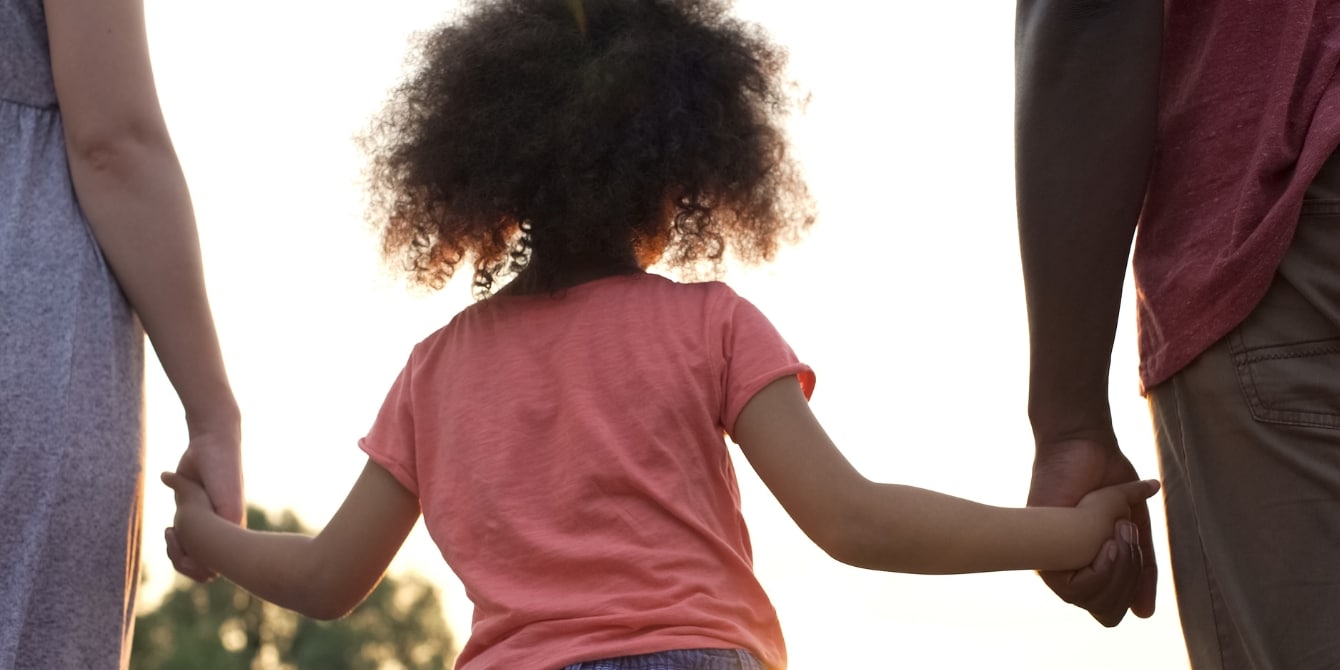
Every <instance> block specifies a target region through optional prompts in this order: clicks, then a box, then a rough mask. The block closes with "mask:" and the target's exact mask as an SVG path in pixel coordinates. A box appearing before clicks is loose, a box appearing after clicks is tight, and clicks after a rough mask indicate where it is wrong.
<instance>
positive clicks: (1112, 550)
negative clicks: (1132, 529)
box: [1107, 543, 1117, 561]
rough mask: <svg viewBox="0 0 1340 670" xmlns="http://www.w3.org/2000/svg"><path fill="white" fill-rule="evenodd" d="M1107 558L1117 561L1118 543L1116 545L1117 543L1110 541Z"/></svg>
mask: <svg viewBox="0 0 1340 670" xmlns="http://www.w3.org/2000/svg"><path fill="white" fill-rule="evenodd" d="M1107 560H1109V561H1115V560H1117V545H1116V544H1112V543H1109V544H1108V545H1107Z"/></svg>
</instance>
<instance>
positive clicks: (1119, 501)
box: [1075, 479, 1159, 529]
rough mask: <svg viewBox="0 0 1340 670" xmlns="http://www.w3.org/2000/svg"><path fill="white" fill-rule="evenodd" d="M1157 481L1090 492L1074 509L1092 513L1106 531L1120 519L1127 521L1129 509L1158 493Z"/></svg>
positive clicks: (1147, 480) (1108, 487)
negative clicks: (1101, 521) (1105, 527)
mask: <svg viewBox="0 0 1340 670" xmlns="http://www.w3.org/2000/svg"><path fill="white" fill-rule="evenodd" d="M1158 491H1159V482H1158V480H1157V479H1144V480H1140V481H1134V482H1126V483H1124V484H1116V485H1113V486H1105V487H1103V488H1101V489H1096V490H1094V491H1090V492H1089V494H1088V495H1086V496H1084V497H1083V498H1081V499H1080V501H1079V503H1078V504H1076V505H1075V507H1077V508H1079V509H1082V510H1086V511H1090V512H1093V513H1094V514H1096V515H1097V516H1098V517H1099V518H1100V519H1102V520H1103V521H1104V522H1105V525H1106V526H1107V528H1108V529H1111V527H1112V525H1113V524H1115V523H1116V522H1118V521H1120V520H1122V519H1129V518H1130V516H1131V508H1132V507H1134V506H1135V505H1139V504H1142V503H1144V501H1145V500H1147V499H1148V498H1149V497H1150V496H1152V495H1154V494H1155V493H1158Z"/></svg>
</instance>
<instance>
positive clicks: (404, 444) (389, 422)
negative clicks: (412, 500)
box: [358, 356, 419, 496]
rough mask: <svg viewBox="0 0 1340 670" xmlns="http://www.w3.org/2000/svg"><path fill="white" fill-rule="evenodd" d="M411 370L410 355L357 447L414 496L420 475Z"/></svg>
mask: <svg viewBox="0 0 1340 670" xmlns="http://www.w3.org/2000/svg"><path fill="white" fill-rule="evenodd" d="M413 370H414V357H413V356H411V357H410V360H409V362H408V363H406V364H405V368H404V369H403V370H401V371H400V375H399V376H398V377H396V380H395V383H394V384H391V390H390V391H389V392H388V393H387V394H386V400H384V401H383V402H382V407H381V409H380V410H379V411H378V412H377V419H376V420H375V421H374V422H373V423H372V429H371V430H369V431H368V434H367V435H366V436H365V437H364V438H363V439H361V440H359V441H358V447H359V448H360V449H362V450H363V451H364V452H366V453H367V455H368V458H371V459H372V461H373V462H375V463H376V464H377V465H380V466H382V467H383V468H385V469H386V471H387V472H389V473H391V475H392V476H393V477H395V478H396V481H399V482H400V485H401V486H404V487H405V488H406V489H408V490H409V491H410V492H411V493H413V494H414V495H416V496H417V495H419V476H418V468H417V467H415V463H416V460H415V450H414V447H415V445H414V412H413V408H412V402H413V386H414V383H413V377H414V373H413Z"/></svg>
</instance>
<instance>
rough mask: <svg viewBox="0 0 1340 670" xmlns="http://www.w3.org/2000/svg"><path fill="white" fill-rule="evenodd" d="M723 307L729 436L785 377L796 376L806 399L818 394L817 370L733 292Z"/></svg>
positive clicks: (723, 416)
mask: <svg viewBox="0 0 1340 670" xmlns="http://www.w3.org/2000/svg"><path fill="white" fill-rule="evenodd" d="M725 291H726V293H725V295H724V296H723V297H722V299H721V300H720V301H719V302H718V304H719V305H720V306H721V308H720V316H721V320H720V323H721V350H722V375H721V380H722V391H723V393H722V398H723V403H722V410H721V425H722V427H723V428H724V429H725V430H726V432H727V433H733V432H734V430H735V420H736V419H738V418H739V416H740V412H741V411H743V410H744V406H745V405H746V404H748V403H749V400H750V399H752V398H753V397H754V394H755V393H758V392H759V391H761V390H762V389H763V387H765V386H767V385H768V384H771V383H773V382H774V381H777V380H778V379H782V378H784V377H795V378H796V380H797V382H799V383H800V388H801V390H802V391H803V392H804V393H805V397H806V398H809V397H810V394H811V393H813V392H814V371H813V370H811V369H810V367H809V366H808V365H806V364H804V363H801V362H800V360H799V359H798V358H796V354H795V352H793V351H792V350H791V346H790V345H788V344H787V343H786V340H784V339H782V335H781V334H780V333H778V332H777V329H776V328H774V327H773V325H772V323H771V322H770V321H768V317H766V316H764V315H763V312H761V311H759V309H758V308H757V307H755V306H754V305H753V304H752V303H750V302H749V301H748V300H745V299H744V298H742V297H740V296H739V295H737V294H736V293H735V292H734V291H731V290H730V289H725Z"/></svg>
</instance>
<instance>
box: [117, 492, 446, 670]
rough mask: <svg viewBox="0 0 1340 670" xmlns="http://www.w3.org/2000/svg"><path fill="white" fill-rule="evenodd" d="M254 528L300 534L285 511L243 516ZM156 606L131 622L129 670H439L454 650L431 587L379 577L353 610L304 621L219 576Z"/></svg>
mask: <svg viewBox="0 0 1340 670" xmlns="http://www.w3.org/2000/svg"><path fill="white" fill-rule="evenodd" d="M247 525H248V527H250V528H252V529H255V530H262V531H265V530H269V531H284V532H299V533H310V532H311V531H309V530H308V529H306V528H304V527H303V526H302V524H301V523H300V522H299V521H298V519H297V517H296V516H294V515H293V513H292V512H289V511H285V512H282V513H281V514H279V515H277V516H276V517H270V516H268V515H267V514H266V513H265V512H264V511H262V510H261V509H259V508H256V507H249V508H248V509H247ZM177 580H178V581H177V583H176V585H175V586H174V587H173V589H172V590H171V591H170V592H169V593H168V594H167V595H166V596H164V598H163V601H162V603H161V604H160V605H159V606H158V608H157V609H154V610H152V611H149V612H146V613H144V614H141V615H140V616H139V617H137V618H136V619H135V639H134V644H133V646H132V647H131V656H130V668H131V670H430V669H431V670H442V669H443V668H450V667H452V665H453V664H454V663H455V657H456V652H455V648H454V644H453V641H452V638H451V633H450V632H448V630H447V625H446V621H445V619H444V618H443V615H442V603H441V599H440V598H439V596H438V592H437V589H436V588H434V587H433V585H432V584H430V583H428V581H427V580H426V579H424V578H422V577H419V576H416V575H407V576H403V577H389V576H388V577H386V578H385V579H383V580H382V582H381V584H379V585H377V588H376V589H375V590H374V591H373V592H372V594H371V595H369V596H368V598H367V600H365V601H364V602H363V604H362V605H359V606H358V608H357V609H355V610H354V611H353V613H351V614H349V615H348V616H346V617H344V618H343V619H338V620H335V621H317V620H314V619H308V618H307V617H304V616H302V615H300V614H297V613H296V612H292V611H290V610H286V609H284V608H282V607H279V606H278V605H274V604H271V603H268V602H265V601H263V600H261V599H260V598H257V597H255V596H252V595H251V594H250V593H247V592H246V591H244V590H242V589H241V588H240V587H237V586H235V585H234V584H233V583H232V582H229V581H228V580H226V579H222V578H220V579H216V580H214V581H213V582H211V583H209V584H196V583H195V582H192V581H190V580H188V579H186V578H184V577H181V576H178V577H177Z"/></svg>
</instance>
